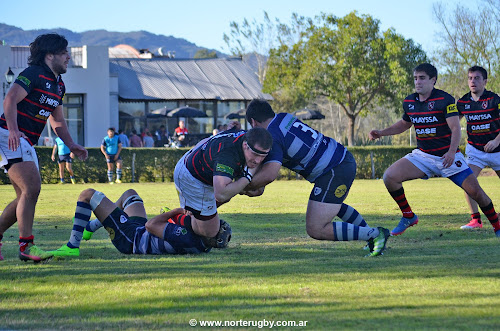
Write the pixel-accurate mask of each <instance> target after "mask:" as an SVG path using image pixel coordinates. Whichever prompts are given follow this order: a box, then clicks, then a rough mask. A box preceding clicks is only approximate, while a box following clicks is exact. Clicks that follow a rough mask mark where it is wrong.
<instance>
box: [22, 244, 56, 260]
mask: <svg viewBox="0 0 500 331" xmlns="http://www.w3.org/2000/svg"><path fill="white" fill-rule="evenodd" d="M52 256H54V255H53V254H52V253H50V252H46V251H44V250H41V249H40V248H38V247H37V246H36V245H35V244H33V243H28V244H27V245H26V246H25V247H24V250H23V251H21V250H19V259H20V260H21V261H25V262H26V261H30V260H31V261H34V262H40V261H43V260H46V259H49V258H51V257H52Z"/></svg>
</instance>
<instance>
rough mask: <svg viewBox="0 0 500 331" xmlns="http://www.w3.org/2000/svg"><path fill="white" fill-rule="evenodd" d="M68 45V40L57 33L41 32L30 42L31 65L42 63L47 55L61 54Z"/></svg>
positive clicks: (29, 59) (29, 62) (29, 60)
mask: <svg viewBox="0 0 500 331" xmlns="http://www.w3.org/2000/svg"><path fill="white" fill-rule="evenodd" d="M66 47H68V41H67V40H66V38H64V36H61V35H59V34H57V33H48V34H41V35H39V36H38V37H36V39H35V41H33V42H32V43H31V44H30V56H29V57H28V64H29V65H42V64H44V63H45V55H47V54H59V53H61V52H64V51H65V50H66Z"/></svg>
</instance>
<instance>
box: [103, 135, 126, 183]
mask: <svg viewBox="0 0 500 331" xmlns="http://www.w3.org/2000/svg"><path fill="white" fill-rule="evenodd" d="M121 151H122V143H121V142H120V138H118V136H117V135H115V129H114V128H109V129H108V135H107V136H106V137H104V139H103V140H102V144H101V152H102V154H104V157H106V163H107V164H108V181H109V183H110V184H113V170H114V167H115V163H116V181H115V183H121V182H122V180H121V179H122V158H121V157H120V152H121Z"/></svg>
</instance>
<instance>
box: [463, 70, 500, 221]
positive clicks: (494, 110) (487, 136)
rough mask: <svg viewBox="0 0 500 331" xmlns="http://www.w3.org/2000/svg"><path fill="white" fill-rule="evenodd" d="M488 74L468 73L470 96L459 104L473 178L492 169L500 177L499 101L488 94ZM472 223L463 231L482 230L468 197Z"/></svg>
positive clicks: (473, 203)
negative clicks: (485, 170)
mask: <svg viewBox="0 0 500 331" xmlns="http://www.w3.org/2000/svg"><path fill="white" fill-rule="evenodd" d="M487 82H488V72H487V71H486V69H484V68H483V67H480V66H473V67H471V68H469V70H468V84H469V90H470V92H469V93H467V94H465V95H464V96H463V97H462V98H460V100H458V102H457V108H458V112H459V114H460V116H465V119H466V120H467V135H468V139H467V146H466V148H465V153H466V155H467V164H468V165H469V167H470V168H471V169H472V172H473V174H474V176H476V177H477V176H478V175H479V173H480V172H481V170H483V168H485V167H491V169H493V170H495V172H496V173H497V175H498V176H499V177H500V97H499V96H498V95H497V94H495V93H493V92H491V91H488V90H486V83H487ZM465 199H466V201H467V204H468V205H469V208H470V212H471V220H470V222H469V223H468V224H466V225H463V226H461V228H462V229H474V228H482V227H483V223H482V222H481V216H480V214H479V209H478V207H477V203H476V202H475V201H474V200H473V199H471V198H470V197H469V196H468V195H467V194H465Z"/></svg>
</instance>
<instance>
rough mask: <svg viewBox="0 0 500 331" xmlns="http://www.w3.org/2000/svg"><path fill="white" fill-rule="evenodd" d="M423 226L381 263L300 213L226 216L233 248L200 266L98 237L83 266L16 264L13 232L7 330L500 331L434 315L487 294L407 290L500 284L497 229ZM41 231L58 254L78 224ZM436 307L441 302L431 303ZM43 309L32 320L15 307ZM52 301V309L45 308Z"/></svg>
mask: <svg viewBox="0 0 500 331" xmlns="http://www.w3.org/2000/svg"><path fill="white" fill-rule="evenodd" d="M419 216H420V219H421V221H420V223H419V224H418V225H417V226H415V227H412V228H410V229H409V230H407V232H405V233H404V234H403V235H401V236H397V237H391V238H390V240H389V242H388V248H387V251H386V253H385V254H384V256H381V257H377V258H365V257H364V255H365V254H366V252H365V251H363V250H362V247H363V246H364V244H365V243H364V242H362V241H359V242H335V243H332V242H327V241H317V240H313V239H311V238H308V237H307V235H306V233H305V221H304V215H301V214H280V215H276V214H261V215H241V214H225V215H223V218H224V219H226V220H227V221H228V222H229V223H230V224H231V225H232V228H233V240H232V241H231V243H230V247H229V248H227V249H224V250H213V251H212V252H211V253H209V254H201V255H184V256H139V255H123V254H120V253H119V252H118V251H117V250H116V249H115V248H114V247H113V246H112V244H111V242H110V241H109V239H108V238H107V233H106V231H104V230H100V232H97V233H96V234H95V235H94V237H93V239H92V240H91V241H89V242H84V243H82V249H81V256H80V257H78V258H67V259H61V260H57V259H53V260H51V261H50V262H48V263H46V264H39V265H35V266H33V265H32V264H25V263H21V262H20V261H19V260H17V259H16V253H17V247H16V241H17V240H16V238H15V237H14V234H16V232H17V231H16V230H15V229H11V230H9V232H8V233H7V235H6V239H7V240H4V242H5V243H6V245H4V247H3V248H4V249H3V253H4V256H5V257H6V260H5V261H2V262H1V264H0V279H1V280H2V281H1V284H0V325H1V326H2V327H8V328H17V329H30V328H33V321H36V327H35V329H47V328H49V329H50V328H71V329H105V328H117V326H119V327H118V328H120V329H122V328H123V329H137V328H142V329H182V328H186V327H188V324H187V322H188V321H189V320H190V319H191V318H197V319H212V320H220V319H221V316H224V319H225V320H232V319H241V318H246V319H250V320H255V319H257V317H259V318H260V317H261V318H266V319H268V320H273V319H274V320H278V319H280V320H281V319H288V320H290V319H293V320H310V319H311V318H312V319H314V320H313V321H311V324H309V326H310V327H311V328H313V329H315V328H324V329H328V328H329V325H330V324H329V323H333V322H336V323H339V325H342V326H343V328H353V329H356V328H360V327H363V328H375V329H376V328H383V327H387V325H390V326H391V328H393V329H401V328H402V329H404V328H410V327H411V328H453V327H455V326H461V327H462V328H464V329H467V328H469V327H473V326H481V325H483V326H485V327H486V328H491V327H492V325H497V324H494V323H496V322H497V321H498V315H492V316H491V317H490V319H488V316H486V317H485V316H484V315H474V314H471V315H467V316H463V317H461V316H457V315H456V314H453V313H450V314H449V315H447V314H444V315H443V314H440V316H439V317H437V316H435V314H436V313H435V312H434V310H435V309H442V307H443V305H444V306H446V307H447V309H448V310H449V311H455V310H456V311H463V310H467V308H468V306H469V303H470V302H471V301H475V302H476V303H475V304H474V307H475V309H477V310H478V311H481V310H482V311H488V309H491V308H490V307H495V306H497V305H496V303H499V301H500V298H499V294H498V291H496V292H494V293H492V294H490V295H488V294H484V293H482V292H481V293H478V291H477V290H476V291H469V292H468V290H467V289H466V288H465V289H463V291H464V292H460V291H461V290H462V289H461V288H459V287H458V288H455V291H454V292H453V293H439V291H437V292H436V293H429V290H428V289H427V290H426V291H424V292H423V293H419V291H418V289H417V290H415V289H411V286H412V285H409V286H410V288H408V289H406V288H405V285H404V284H405V283H406V284H413V282H414V281H415V282H422V281H425V280H428V281H429V282H432V283H433V284H434V283H436V284H439V282H440V281H441V279H448V278H449V277H452V278H453V279H481V280H484V281H488V279H491V280H492V281H494V282H496V280H498V278H499V277H500V270H499V268H498V260H497V258H496V256H497V255H496V254H494V252H496V251H497V247H498V239H497V238H495V237H494V234H493V232H492V231H491V229H490V228H488V225H487V226H485V228H484V229H482V230H480V231H463V230H460V229H459V226H460V225H461V224H462V219H463V215H462V214H455V215H446V216H445V217H444V216H439V217H436V216H435V215H419ZM365 217H366V218H367V219H369V220H370V224H371V225H373V226H377V225H378V226H385V227H387V228H392V227H393V226H395V225H396V224H397V222H398V220H399V219H398V218H397V217H390V218H387V217H381V216H380V215H365ZM56 227H57V228H56ZM35 229H36V237H37V238H39V239H37V240H40V242H42V243H43V247H44V248H45V247H50V248H52V247H53V248H56V247H59V246H60V245H62V244H63V243H65V242H66V240H67V238H68V236H69V233H70V231H71V222H61V221H60V220H56V219H54V218H48V219H45V220H41V221H38V222H37V224H36V225H35ZM387 283H395V284H398V285H397V286H398V287H397V288H396V291H394V290H392V291H391V292H390V294H386V293H383V294H381V295H379V296H380V297H378V296H373V295H370V293H369V292H368V293H367V292H366V291H369V289H370V288H371V287H372V286H377V285H379V284H384V286H387ZM23 284H24V285H23ZM317 284H321V285H317ZM356 284H358V285H359V288H357V287H356ZM26 286H28V287H26ZM434 286H436V285H434ZM458 286H460V284H458ZM331 288H346V289H351V288H352V289H351V290H350V291H349V290H347V292H346V294H345V295H347V298H352V299H354V298H357V299H356V300H359V301H360V302H364V301H366V299H364V298H365V297H369V298H370V301H369V302H368V301H366V305H362V306H357V307H354V308H353V307H352V306H350V305H348V304H347V303H346V300H347V299H346V298H343V297H332V296H331V295H329V294H325V293H323V291H329V290H331ZM436 288H439V287H438V286H437V287H436ZM398 291H401V293H398ZM408 291H410V292H408ZM115 292H116V293H115ZM327 293H328V292H327ZM409 293H411V295H410V296H408V295H409ZM73 295H74V296H75V297H76V298H78V299H79V300H80V301H74V300H73V299H72V297H73ZM58 296H60V298H59V299H54V297H56V298H57V297H58ZM386 296H389V297H390V299H389V300H387V299H386ZM429 297H436V298H437V299H438V301H439V302H440V303H439V304H437V303H429V300H428V299H429ZM40 298H42V300H41V301H42V302H40V304H39V305H38V306H37V307H36V308H33V309H27V308H19V307H17V306H15V307H12V306H10V305H9V304H6V303H8V302H17V301H18V300H28V301H35V302H38V301H40ZM43 298H49V299H47V300H48V301H49V302H50V304H48V305H46V306H45V305H44V304H43ZM1 302H4V304H2V303H1ZM388 302H390V303H388ZM393 302H396V303H398V304H393ZM494 303H495V304H494ZM54 306H56V307H54ZM417 312H418V313H417ZM26 316H29V318H26ZM422 316H426V317H425V318H424V317H422ZM315 325H316V327H315ZM294 329H297V328H294ZM457 329H460V327H457Z"/></svg>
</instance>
